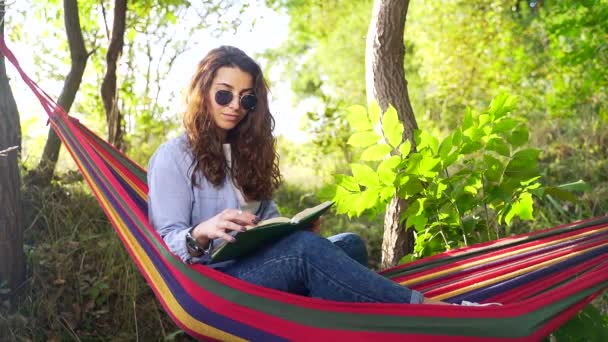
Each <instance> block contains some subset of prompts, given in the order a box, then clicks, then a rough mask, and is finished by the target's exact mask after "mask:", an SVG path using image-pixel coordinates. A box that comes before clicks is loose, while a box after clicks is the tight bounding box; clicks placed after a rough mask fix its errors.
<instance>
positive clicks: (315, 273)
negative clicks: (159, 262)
mask: <svg viewBox="0 0 608 342" xmlns="http://www.w3.org/2000/svg"><path fill="white" fill-rule="evenodd" d="M220 270H221V271H223V272H225V273H227V274H229V275H231V276H233V277H236V278H239V279H241V280H244V281H248V282H250V283H254V284H257V285H260V286H264V287H269V288H273V289H276V290H281V291H286V292H290V293H295V294H299V295H304V296H310V297H316V298H322V299H329V300H335V301H342V302H373V303H422V301H423V299H424V297H423V295H422V294H421V293H420V292H417V291H413V290H410V289H408V288H406V287H403V286H400V285H399V284H397V283H395V282H393V281H391V280H389V279H387V278H385V277H383V276H381V275H379V274H377V273H376V272H374V271H372V270H370V269H369V268H367V251H366V248H365V243H364V242H363V240H362V239H361V238H360V237H359V236H358V235H356V234H351V233H344V234H339V235H335V236H332V237H330V238H328V239H325V238H323V237H321V236H319V235H317V234H315V233H312V232H309V231H299V232H296V233H293V234H291V235H289V236H287V237H285V238H283V239H281V240H279V241H277V242H276V243H274V244H272V245H270V246H268V247H266V248H264V249H262V250H260V251H258V252H256V253H254V254H251V255H249V256H247V257H244V258H242V259H240V260H238V261H237V262H235V263H233V264H231V265H229V266H226V267H225V268H221V269H220Z"/></svg>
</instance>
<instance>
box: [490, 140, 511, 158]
mask: <svg viewBox="0 0 608 342" xmlns="http://www.w3.org/2000/svg"><path fill="white" fill-rule="evenodd" d="M486 149H488V150H490V151H494V152H496V153H498V154H500V155H503V156H505V157H510V156H511V148H510V147H509V145H508V144H507V143H506V142H505V141H504V140H503V139H502V138H498V137H494V138H492V139H490V140H489V141H488V142H487V143H486Z"/></svg>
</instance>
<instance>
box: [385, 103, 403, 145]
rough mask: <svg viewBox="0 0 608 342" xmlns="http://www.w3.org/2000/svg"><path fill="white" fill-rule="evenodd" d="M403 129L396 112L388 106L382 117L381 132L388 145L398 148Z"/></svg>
mask: <svg viewBox="0 0 608 342" xmlns="http://www.w3.org/2000/svg"><path fill="white" fill-rule="evenodd" d="M403 129H404V128H403V124H402V123H401V121H399V115H398V114H397V110H396V109H395V107H393V106H392V105H389V106H388V109H387V110H386V112H385V113H384V115H383V116H382V131H383V132H384V136H385V137H386V139H387V140H388V143H389V144H391V145H392V146H395V147H397V146H399V144H400V143H401V141H403Z"/></svg>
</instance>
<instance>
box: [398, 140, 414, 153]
mask: <svg viewBox="0 0 608 342" xmlns="http://www.w3.org/2000/svg"><path fill="white" fill-rule="evenodd" d="M411 151H412V142H411V141H410V140H409V139H407V140H405V141H404V142H403V144H401V146H399V152H401V157H403V158H405V157H407V156H408V155H409V154H410V152H411Z"/></svg>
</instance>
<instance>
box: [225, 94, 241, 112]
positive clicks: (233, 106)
mask: <svg viewBox="0 0 608 342" xmlns="http://www.w3.org/2000/svg"><path fill="white" fill-rule="evenodd" d="M240 100H241V99H240V97H238V96H233V97H232V100H231V101H230V103H229V104H228V106H229V107H230V108H231V109H234V110H238V109H239V108H240V107H241V104H240Z"/></svg>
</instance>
